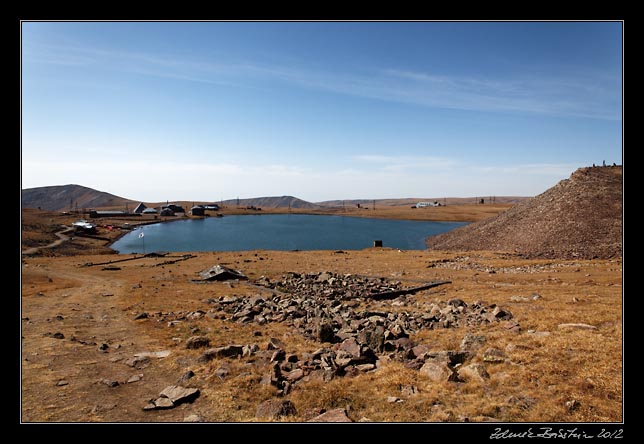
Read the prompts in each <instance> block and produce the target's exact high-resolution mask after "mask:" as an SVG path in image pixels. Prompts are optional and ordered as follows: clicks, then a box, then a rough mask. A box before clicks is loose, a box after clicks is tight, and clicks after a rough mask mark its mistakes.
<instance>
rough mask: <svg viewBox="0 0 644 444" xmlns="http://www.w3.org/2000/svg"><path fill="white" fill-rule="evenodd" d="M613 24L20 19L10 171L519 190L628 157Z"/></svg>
mask: <svg viewBox="0 0 644 444" xmlns="http://www.w3.org/2000/svg"><path fill="white" fill-rule="evenodd" d="M622 27H623V24H622V23H621V22H23V23H22V40H21V43H22V147H21V149H22V158H21V163H22V165H21V167H22V176H21V179H22V188H23V189H24V188H33V187H39V186H49V185H64V184H71V183H76V184H80V185H84V186H88V187H92V188H96V189H98V190H101V191H106V192H109V193H113V194H116V195H119V196H122V197H127V198H131V199H136V200H142V201H145V202H158V201H165V200H206V201H207V200H214V201H218V200H220V199H230V198H236V197H240V198H246V197H259V196H281V195H294V196H297V197H300V198H302V199H305V200H309V201H314V202H317V201H322V200H331V199H357V198H365V199H378V198H397V197H419V198H421V197H424V198H431V197H471V196H493V195H496V196H500V195H506V196H507V195H513V196H532V195H536V194H539V193H541V192H543V191H545V190H546V189H548V188H550V187H551V186H553V185H555V184H556V183H557V182H558V181H559V180H561V179H565V178H568V177H569V176H570V174H571V173H572V172H573V171H574V170H575V169H577V168H579V167H583V166H590V165H592V164H593V163H596V164H601V163H602V161H604V160H605V161H606V162H607V163H609V164H612V163H613V162H615V163H617V164H621V163H622V102H623V97H622Z"/></svg>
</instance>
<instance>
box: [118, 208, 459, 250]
mask: <svg viewBox="0 0 644 444" xmlns="http://www.w3.org/2000/svg"><path fill="white" fill-rule="evenodd" d="M465 224H467V222H428V221H411V220H389V219H371V218H363V217H348V216H326V215H306V214H268V215H232V216H224V217H207V218H204V219H186V220H179V221H173V222H171V223H158V224H151V225H145V226H142V227H139V228H137V229H135V230H133V231H131V232H130V233H127V234H126V235H125V236H123V237H121V238H120V239H118V240H117V241H116V242H115V243H114V244H112V245H111V248H112V249H114V250H116V251H118V252H119V253H121V254H126V253H150V252H153V251H167V252H178V251H247V250H282V251H290V250H361V249H363V248H367V247H373V242H374V240H382V242H383V247H391V248H400V249H401V250H424V249H425V248H426V245H425V239H426V238H427V237H429V236H433V235H435V234H440V233H443V232H445V231H449V230H452V229H454V228H457V227H460V226H462V225H465ZM141 233H143V237H140V235H141Z"/></svg>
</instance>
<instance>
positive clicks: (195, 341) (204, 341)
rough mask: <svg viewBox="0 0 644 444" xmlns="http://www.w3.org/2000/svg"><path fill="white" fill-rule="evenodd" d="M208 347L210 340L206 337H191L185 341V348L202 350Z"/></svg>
mask: <svg viewBox="0 0 644 444" xmlns="http://www.w3.org/2000/svg"><path fill="white" fill-rule="evenodd" d="M209 345H210V339H208V337H206V336H192V337H190V338H188V340H187V341H186V348H188V349H197V348H204V347H208V346H209Z"/></svg>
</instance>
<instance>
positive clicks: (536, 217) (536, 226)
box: [427, 166, 623, 259]
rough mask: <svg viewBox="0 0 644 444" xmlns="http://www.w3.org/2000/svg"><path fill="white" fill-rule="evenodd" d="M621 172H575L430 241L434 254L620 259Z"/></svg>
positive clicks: (594, 169)
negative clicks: (469, 252)
mask: <svg viewBox="0 0 644 444" xmlns="http://www.w3.org/2000/svg"><path fill="white" fill-rule="evenodd" d="M622 218H623V179H622V166H613V167H592V168H591V167H588V168H580V169H578V170H577V171H575V172H574V173H573V174H572V175H571V176H570V178H569V179H565V180H562V181H561V182H559V183H558V184H557V185H555V186H554V187H552V188H550V189H548V190H547V191H545V192H544V193H542V194H540V195H538V196H535V197H534V198H532V199H529V200H526V201H524V202H521V203H519V204H517V205H516V206H514V207H512V208H510V209H508V210H506V211H504V212H502V213H499V214H498V215H497V216H495V217H493V218H491V219H486V220H482V221H479V222H476V223H472V224H470V225H467V226H464V227H461V228H458V229H456V230H453V231H449V232H447V233H443V234H439V235H437V236H433V237H430V238H429V239H427V246H428V248H429V249H432V250H496V251H509V252H515V253H519V254H521V255H523V256H525V257H530V258H538V257H543V258H585V259H592V258H612V257H620V256H621V255H622V248H623V246H622V241H623V227H622Z"/></svg>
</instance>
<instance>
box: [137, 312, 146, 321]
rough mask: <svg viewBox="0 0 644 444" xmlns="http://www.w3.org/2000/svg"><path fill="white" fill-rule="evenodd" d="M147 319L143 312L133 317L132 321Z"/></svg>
mask: <svg viewBox="0 0 644 444" xmlns="http://www.w3.org/2000/svg"><path fill="white" fill-rule="evenodd" d="M148 317H149V315H148V313H147V312H146V311H144V312H143V313H139V314H137V315H136V316H134V320H135V321H136V320H139V319H147V318H148Z"/></svg>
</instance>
